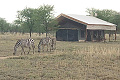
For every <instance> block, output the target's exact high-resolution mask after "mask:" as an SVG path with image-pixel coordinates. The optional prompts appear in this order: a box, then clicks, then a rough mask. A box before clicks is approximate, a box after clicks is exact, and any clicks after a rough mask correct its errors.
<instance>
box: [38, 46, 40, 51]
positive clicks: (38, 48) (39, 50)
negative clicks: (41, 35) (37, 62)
mask: <svg viewBox="0 0 120 80" xmlns="http://www.w3.org/2000/svg"><path fill="white" fill-rule="evenodd" d="M38 52H40V44H38Z"/></svg>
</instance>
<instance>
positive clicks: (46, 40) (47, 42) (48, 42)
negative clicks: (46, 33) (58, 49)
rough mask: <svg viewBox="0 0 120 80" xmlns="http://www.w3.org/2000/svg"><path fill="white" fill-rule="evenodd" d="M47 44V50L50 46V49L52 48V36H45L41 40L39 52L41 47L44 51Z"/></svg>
mask: <svg viewBox="0 0 120 80" xmlns="http://www.w3.org/2000/svg"><path fill="white" fill-rule="evenodd" d="M45 46H47V51H48V48H49V50H50V51H51V50H52V39H51V38H50V37H45V38H42V39H41V40H40V42H39V44H38V52H41V49H42V51H44V47H45ZM41 47H42V48H41Z"/></svg>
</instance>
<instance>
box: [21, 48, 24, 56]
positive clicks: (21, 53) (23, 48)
mask: <svg viewBox="0 0 120 80" xmlns="http://www.w3.org/2000/svg"><path fill="white" fill-rule="evenodd" d="M21 48H22V52H24V54H25V51H24V48H23V47H21ZM22 52H21V55H22Z"/></svg>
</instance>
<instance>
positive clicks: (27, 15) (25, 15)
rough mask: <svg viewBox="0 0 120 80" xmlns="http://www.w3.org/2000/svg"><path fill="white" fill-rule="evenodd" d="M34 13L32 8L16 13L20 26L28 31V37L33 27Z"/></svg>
mask: <svg viewBox="0 0 120 80" xmlns="http://www.w3.org/2000/svg"><path fill="white" fill-rule="evenodd" d="M34 11H35V10H34V9H32V8H25V9H24V10H22V11H18V17H17V18H18V20H17V21H18V22H20V25H21V26H24V27H27V28H28V29H29V33H30V37H31V33H32V30H33V26H34Z"/></svg>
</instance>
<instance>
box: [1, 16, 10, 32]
mask: <svg viewBox="0 0 120 80" xmlns="http://www.w3.org/2000/svg"><path fill="white" fill-rule="evenodd" d="M8 30H9V23H7V21H6V20H5V19H4V18H0V31H1V33H2V34H3V33H4V32H8Z"/></svg>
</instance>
